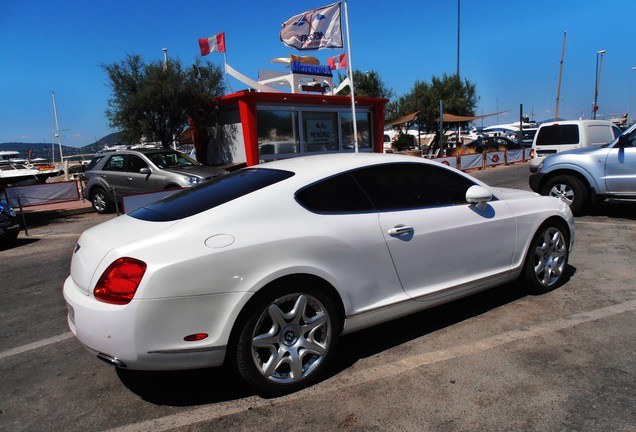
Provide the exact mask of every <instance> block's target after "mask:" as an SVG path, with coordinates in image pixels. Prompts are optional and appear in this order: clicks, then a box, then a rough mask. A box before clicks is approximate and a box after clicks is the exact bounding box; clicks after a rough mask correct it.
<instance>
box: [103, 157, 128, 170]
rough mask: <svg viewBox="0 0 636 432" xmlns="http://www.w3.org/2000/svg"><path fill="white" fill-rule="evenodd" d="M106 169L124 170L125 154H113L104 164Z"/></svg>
mask: <svg viewBox="0 0 636 432" xmlns="http://www.w3.org/2000/svg"><path fill="white" fill-rule="evenodd" d="M104 171H124V155H121V154H119V155H112V156H111V157H110V159H108V160H107V161H106V163H105V164H104Z"/></svg>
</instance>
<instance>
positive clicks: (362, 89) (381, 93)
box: [338, 70, 393, 99]
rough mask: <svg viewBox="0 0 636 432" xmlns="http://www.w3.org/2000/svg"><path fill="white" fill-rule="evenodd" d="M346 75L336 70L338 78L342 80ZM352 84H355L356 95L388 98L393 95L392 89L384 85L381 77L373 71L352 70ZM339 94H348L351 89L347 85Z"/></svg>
mask: <svg viewBox="0 0 636 432" xmlns="http://www.w3.org/2000/svg"><path fill="white" fill-rule="evenodd" d="M345 78H346V75H343V74H341V73H340V72H338V79H339V80H340V82H342V81H343V80H344V79H345ZM353 85H354V86H355V87H354V88H355V95H356V96H366V97H375V98H384V99H390V98H391V97H392V96H393V90H391V89H390V88H389V87H387V86H386V84H385V83H384V81H383V80H382V77H380V75H379V74H378V73H377V72H376V71H374V70H371V71H368V72H361V71H359V70H354V71H353ZM339 94H340V95H344V96H349V95H350V94H351V89H350V88H349V87H348V86H347V87H345V88H344V89H342V91H340V93H339Z"/></svg>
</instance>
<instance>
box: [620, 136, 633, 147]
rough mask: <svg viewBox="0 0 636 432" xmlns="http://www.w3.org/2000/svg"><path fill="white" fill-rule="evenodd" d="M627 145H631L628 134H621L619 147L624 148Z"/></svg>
mask: <svg viewBox="0 0 636 432" xmlns="http://www.w3.org/2000/svg"><path fill="white" fill-rule="evenodd" d="M625 147H630V143H629V138H627V135H624V134H623V135H621V136H619V137H618V148H622V149H624V148H625Z"/></svg>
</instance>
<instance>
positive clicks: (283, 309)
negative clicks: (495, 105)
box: [64, 153, 574, 395]
mask: <svg viewBox="0 0 636 432" xmlns="http://www.w3.org/2000/svg"><path fill="white" fill-rule="evenodd" d="M573 240H574V220H573V218H572V213H571V212H570V209H569V207H568V206H567V205H566V204H565V203H563V202H562V201H561V200H559V199H557V198H553V197H545V196H540V195H537V194H535V193H532V192H527V191H519V190H512V189H501V188H493V187H489V186H487V185H485V184H483V183H482V182H480V181H478V180H476V179H474V178H472V177H470V176H469V175H467V174H464V173H462V172H460V171H457V170H455V169H453V168H449V167H447V166H444V165H442V164H439V163H437V162H431V161H427V160H425V159H420V158H414V157H411V156H400V155H386V154H369V153H364V154H363V153H358V154H332V155H320V156H309V157H301V158H294V159H287V160H281V161H277V162H271V163H267V164H262V165H258V166H255V167H250V168H245V169H242V170H240V171H236V172H234V173H231V174H229V175H226V176H224V177H220V178H218V179H215V180H213V181H210V182H207V183H203V184H200V185H198V186H196V187H193V188H189V189H185V190H183V191H180V192H177V193H175V194H173V195H171V196H169V197H167V198H165V199H163V200H161V201H157V202H155V203H152V204H149V205H147V206H146V207H143V208H140V209H138V210H135V211H133V212H132V213H130V214H127V215H124V216H120V217H117V218H115V219H112V220H110V221H108V222H106V223H103V224H101V225H98V226H96V227H94V228H91V229H89V230H87V231H86V232H84V233H83V234H82V236H81V238H80V239H79V241H78V243H77V245H76V247H75V251H74V253H73V259H72V264H71V275H70V276H69V277H68V279H67V280H66V282H65V284H64V297H65V299H66V302H67V304H68V323H69V326H70V328H71V331H72V332H73V333H74V334H75V335H76V337H77V339H79V341H80V342H81V343H82V344H84V345H85V346H86V347H87V348H88V349H89V350H90V351H91V352H93V353H94V354H95V355H96V356H97V357H98V358H100V359H102V360H104V361H106V362H108V363H110V364H112V365H114V366H116V367H119V368H129V369H137V370H176V369H194V368H205V367H214V366H220V365H222V364H223V363H226V364H231V365H233V366H235V367H236V369H237V370H238V371H239V373H240V375H241V376H242V377H243V378H244V379H245V380H247V381H248V382H249V383H250V384H251V385H253V386H254V387H255V388H256V389H258V390H259V391H260V392H262V393H264V394H273V395H276V394H284V393H288V392H291V391H295V390H298V389H300V388H302V387H305V386H307V385H309V384H311V383H313V382H315V381H316V380H317V379H319V377H320V375H321V374H322V372H323V371H324V370H325V368H326V367H327V366H328V364H329V361H330V359H331V357H333V353H334V350H335V346H336V341H337V339H338V337H339V336H340V335H343V334H346V333H351V332H354V331H357V330H360V329H363V328H366V327H369V326H372V325H375V324H378V323H382V322H385V321H388V320H391V319H395V318H397V317H401V316H404V315H406V314H410V313H413V312H416V311H419V310H422V309H425V308H430V307H432V306H435V305H438V304H441V303H445V302H449V301H452V300H454V299H457V298H460V297H463V296H467V295H470V294H473V293H476V292H478V291H481V290H485V289H487V288H490V287H493V286H496V285H501V284H505V283H509V282H514V284H517V283H518V284H519V285H524V286H525V287H527V288H528V289H530V290H531V291H534V292H546V291H549V290H552V289H554V288H555V287H557V286H559V285H560V284H561V283H563V282H564V278H565V274H566V272H565V269H566V265H567V262H568V255H569V252H570V251H571V248H572V244H573ZM514 284H511V286H514Z"/></svg>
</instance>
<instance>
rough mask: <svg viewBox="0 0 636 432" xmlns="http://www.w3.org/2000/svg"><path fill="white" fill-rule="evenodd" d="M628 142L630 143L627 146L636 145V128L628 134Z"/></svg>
mask: <svg viewBox="0 0 636 432" xmlns="http://www.w3.org/2000/svg"><path fill="white" fill-rule="evenodd" d="M626 137H627V142H628V143H629V145H628V146H627V147H636V128H634V129H632V131H631V132H630V133H628V134H627V135H626Z"/></svg>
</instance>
